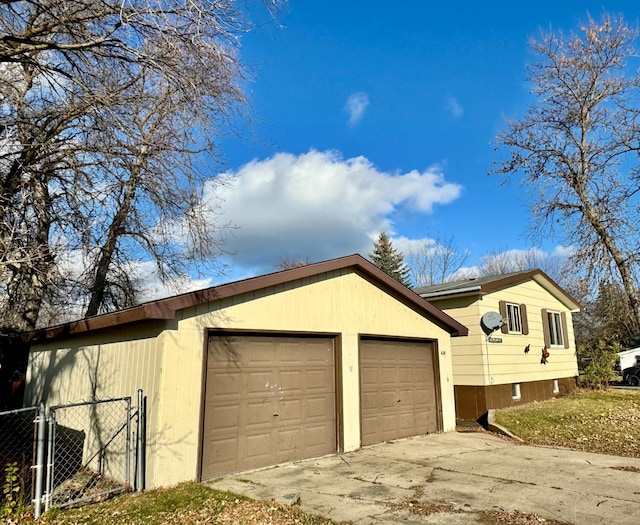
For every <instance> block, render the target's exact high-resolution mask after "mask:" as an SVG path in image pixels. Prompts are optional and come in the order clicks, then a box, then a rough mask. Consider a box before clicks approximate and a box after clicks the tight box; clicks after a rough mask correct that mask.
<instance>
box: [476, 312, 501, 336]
mask: <svg viewBox="0 0 640 525" xmlns="http://www.w3.org/2000/svg"><path fill="white" fill-rule="evenodd" d="M503 324H505V320H504V319H503V318H502V316H501V315H500V314H499V313H498V312H487V313H486V314H484V315H483V316H482V318H481V319H480V325H481V326H482V329H483V330H484V333H485V334H487V335H489V334H490V333H491V332H495V331H496V330H498V329H499V328H501V327H502V325H503Z"/></svg>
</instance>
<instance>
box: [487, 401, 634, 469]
mask: <svg viewBox="0 0 640 525" xmlns="http://www.w3.org/2000/svg"><path fill="white" fill-rule="evenodd" d="M495 416H496V422H497V423H498V424H500V425H502V426H504V427H506V428H508V429H509V430H510V431H511V432H513V433H514V434H516V435H517V436H519V437H520V438H522V439H523V440H524V441H525V443H526V444H529V445H548V446H554V447H567V448H572V449H575V450H582V451H585V452H598V453H601V454H613V455H616V456H626V457H632V458H640V391H635V390H616V389H609V390H604V391H603V390H586V389H584V390H582V389H581V390H577V391H576V392H574V393H572V394H571V395H568V396H566V397H562V398H556V399H551V400H549V401H542V402H537V403H531V404H529V405H524V406H521V407H510V408H506V409H501V410H496V414H495Z"/></svg>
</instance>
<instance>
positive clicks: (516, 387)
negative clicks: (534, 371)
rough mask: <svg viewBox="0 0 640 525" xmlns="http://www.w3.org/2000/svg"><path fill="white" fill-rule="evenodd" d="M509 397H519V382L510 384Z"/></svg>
mask: <svg viewBox="0 0 640 525" xmlns="http://www.w3.org/2000/svg"><path fill="white" fill-rule="evenodd" d="M511 399H520V383H512V384H511Z"/></svg>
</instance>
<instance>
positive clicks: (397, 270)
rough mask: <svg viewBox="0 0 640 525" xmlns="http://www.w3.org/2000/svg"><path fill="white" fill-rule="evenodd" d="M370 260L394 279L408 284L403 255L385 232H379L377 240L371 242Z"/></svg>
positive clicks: (407, 270) (407, 272) (407, 273)
mask: <svg viewBox="0 0 640 525" xmlns="http://www.w3.org/2000/svg"><path fill="white" fill-rule="evenodd" d="M369 257H370V258H371V262H372V263H373V264H375V265H376V266H377V267H378V268H380V269H381V270H382V271H383V272H385V273H387V274H388V275H390V276H391V277H393V278H394V279H395V280H396V281H399V282H400V283H402V284H404V285H405V286H410V285H411V283H410V282H409V268H407V266H406V264H405V263H404V255H403V254H402V252H399V251H398V250H396V249H395V248H394V247H393V245H392V243H391V239H389V237H388V236H387V234H386V233H385V232H380V235H379V236H378V240H377V241H376V242H375V243H374V244H373V252H372V253H370V254H369Z"/></svg>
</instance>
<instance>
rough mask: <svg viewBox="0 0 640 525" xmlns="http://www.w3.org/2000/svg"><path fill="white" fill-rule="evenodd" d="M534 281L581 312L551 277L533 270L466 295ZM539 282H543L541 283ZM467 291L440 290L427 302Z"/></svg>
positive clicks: (504, 278)
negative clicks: (447, 291)
mask: <svg viewBox="0 0 640 525" xmlns="http://www.w3.org/2000/svg"><path fill="white" fill-rule="evenodd" d="M529 280H534V281H536V282H537V283H538V284H540V285H542V286H543V287H545V288H547V290H549V292H550V293H551V294H552V295H555V296H556V297H557V298H558V299H559V300H560V301H562V302H563V303H564V304H565V305H567V307H569V308H570V309H572V310H582V305H581V304H580V303H579V302H578V301H577V300H576V299H574V298H573V297H572V296H571V295H569V294H568V293H567V292H566V291H565V290H564V289H563V288H561V287H560V285H558V284H557V283H556V282H555V281H554V280H553V279H552V278H551V277H549V276H548V275H547V274H546V273H544V272H543V271H542V270H540V269H538V268H535V269H533V270H526V271H523V272H518V273H513V274H509V275H505V276H504V277H501V276H496V277H495V278H493V279H490V280H488V281H486V282H483V283H482V284H479V285H478V291H477V293H476V292H473V293H467V294H466V295H474V294H476V295H485V294H487V293H491V292H495V291H496V290H500V289H502V288H508V287H509V286H513V285H515V284H520V283H523V282H525V281H529ZM541 280H543V281H544V283H546V285H545V284H543V282H541ZM469 286H473V281H470V282H469ZM466 291H467V290H459V291H457V290H456V289H455V288H454V289H451V290H450V293H449V294H447V293H446V289H442V290H440V291H439V292H437V295H435V296H432V297H429V296H428V294H427V293H425V296H427V300H428V301H434V302H437V301H438V300H441V299H447V298H449V297H454V296H455V297H461V295H460V294H461V293H463V292H466Z"/></svg>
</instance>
